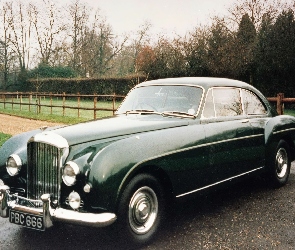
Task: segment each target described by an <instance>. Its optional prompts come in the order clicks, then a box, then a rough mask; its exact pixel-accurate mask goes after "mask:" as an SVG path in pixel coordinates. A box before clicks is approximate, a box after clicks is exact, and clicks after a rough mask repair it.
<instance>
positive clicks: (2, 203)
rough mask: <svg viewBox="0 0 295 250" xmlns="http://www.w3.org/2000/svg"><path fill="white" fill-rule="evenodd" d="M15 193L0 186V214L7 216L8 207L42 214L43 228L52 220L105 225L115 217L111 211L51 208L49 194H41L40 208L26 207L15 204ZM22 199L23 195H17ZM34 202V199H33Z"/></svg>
mask: <svg viewBox="0 0 295 250" xmlns="http://www.w3.org/2000/svg"><path fill="white" fill-rule="evenodd" d="M17 198H18V197H17V195H11V194H10V191H9V187H8V186H6V185H3V186H0V216H1V217H4V218H5V217H8V216H9V214H8V213H9V212H8V211H9V209H13V210H14V211H19V212H23V213H28V214H32V215H37V216H42V217H43V221H44V226H45V228H49V227H51V226H52V225H53V222H55V221H56V222H65V223H70V224H77V225H81V226H92V227H105V226H108V225H111V224H112V223H114V222H115V221H116V219H117V217H116V215H115V214H113V213H100V214H95V213H80V212H77V211H73V210H67V209H63V208H53V207H52V206H51V205H50V203H51V201H50V195H49V194H43V195H42V197H41V201H40V202H42V203H43V206H42V207H40V208H34V207H26V206H22V205H19V204H17ZM19 198H20V199H23V197H19ZM34 202H35V201H34Z"/></svg>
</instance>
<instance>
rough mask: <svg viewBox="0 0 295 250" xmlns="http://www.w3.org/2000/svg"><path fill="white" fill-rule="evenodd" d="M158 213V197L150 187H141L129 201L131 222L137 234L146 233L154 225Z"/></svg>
mask: <svg viewBox="0 0 295 250" xmlns="http://www.w3.org/2000/svg"><path fill="white" fill-rule="evenodd" d="M157 214H158V199H157V196H156V194H155V192H154V191H153V190H152V189H151V188H149V187H141V188H140V189H138V190H137V191H136V192H135V193H134V195H133V196H132V198H131V200H130V203H129V212H128V218H129V224H130V226H131V228H132V230H133V231H134V232H135V233H137V234H145V233H146V232H148V231H149V230H150V229H151V228H152V226H153V225H154V223H155V221H156V218H157Z"/></svg>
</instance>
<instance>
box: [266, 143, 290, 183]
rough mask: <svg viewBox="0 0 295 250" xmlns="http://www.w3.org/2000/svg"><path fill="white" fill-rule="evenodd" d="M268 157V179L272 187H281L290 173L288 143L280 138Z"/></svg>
mask: <svg viewBox="0 0 295 250" xmlns="http://www.w3.org/2000/svg"><path fill="white" fill-rule="evenodd" d="M270 157H271V158H270V159H271V162H270V164H269V167H270V168H269V179H270V181H271V184H272V185H273V186H274V187H281V186H283V185H285V184H286V183H287V181H288V178H289V174H290V167H291V159H290V148H289V145H288V143H287V142H285V141H284V140H281V141H280V142H279V144H278V146H277V148H276V150H275V151H274V153H273V154H272V155H271V156H270Z"/></svg>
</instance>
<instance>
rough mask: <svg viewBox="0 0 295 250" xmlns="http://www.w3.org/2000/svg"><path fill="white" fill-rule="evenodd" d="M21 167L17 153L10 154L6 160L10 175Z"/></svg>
mask: <svg viewBox="0 0 295 250" xmlns="http://www.w3.org/2000/svg"><path fill="white" fill-rule="evenodd" d="M21 167H22V160H21V159H20V157H19V156H18V155H15V154H12V155H10V156H9V157H8V159H7V162H6V169H7V172H8V174H9V175H10V176H15V175H17V174H18V173H19V171H20V170H21Z"/></svg>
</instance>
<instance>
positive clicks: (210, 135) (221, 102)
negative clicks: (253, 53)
mask: <svg viewBox="0 0 295 250" xmlns="http://www.w3.org/2000/svg"><path fill="white" fill-rule="evenodd" d="M202 123H203V124H204V129H205V135H206V143H207V144H208V149H209V150H208V152H209V155H208V161H209V165H208V167H209V168H210V171H211V173H212V174H211V176H212V177H211V180H210V182H211V183H212V184H213V183H215V182H219V181H223V180H226V179H229V178H234V177H237V176H239V175H241V174H244V173H247V172H251V171H252V170H254V169H255V168H257V165H259V164H257V162H256V161H255V159H256V157H257V154H256V152H255V150H256V148H255V145H256V143H257V138H256V137H255V136H254V134H253V133H254V131H253V127H252V126H251V123H250V120H249V118H248V116H247V115H246V114H245V113H244V110H243V104H242V92H241V89H240V88H233V87H222V88H221V87H216V88H212V89H210V90H209V91H208V94H207V97H206V102H205V106H204V109H203V114H202Z"/></svg>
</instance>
